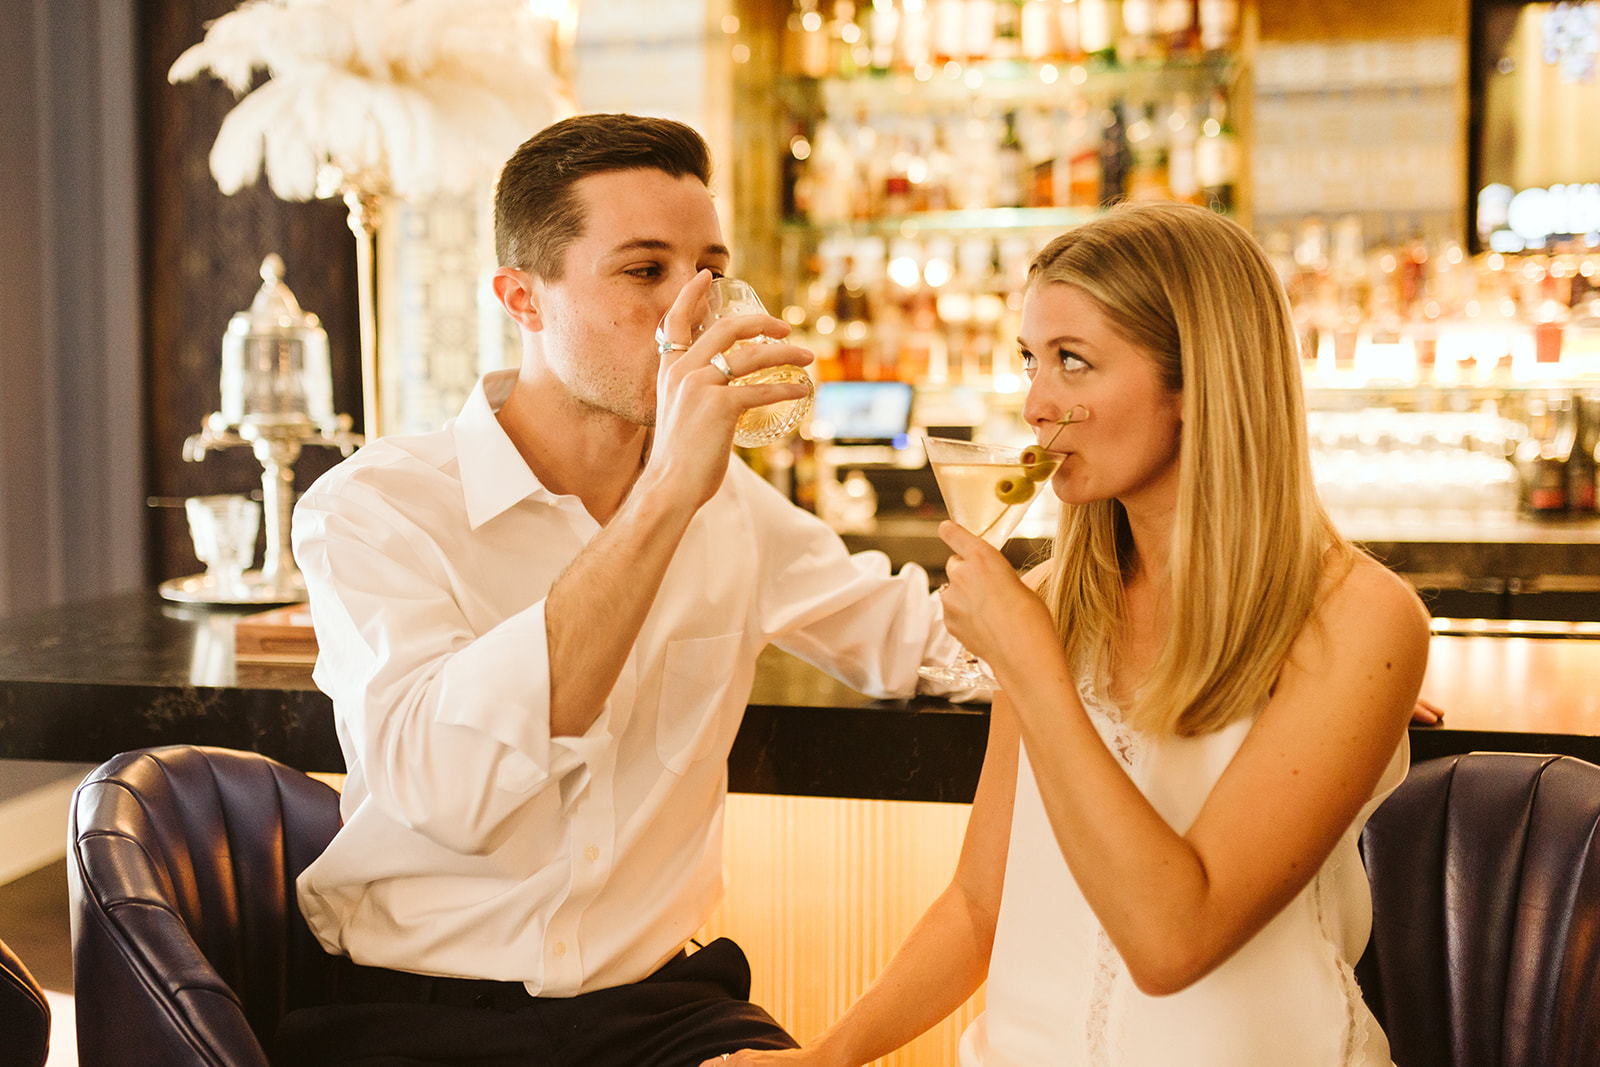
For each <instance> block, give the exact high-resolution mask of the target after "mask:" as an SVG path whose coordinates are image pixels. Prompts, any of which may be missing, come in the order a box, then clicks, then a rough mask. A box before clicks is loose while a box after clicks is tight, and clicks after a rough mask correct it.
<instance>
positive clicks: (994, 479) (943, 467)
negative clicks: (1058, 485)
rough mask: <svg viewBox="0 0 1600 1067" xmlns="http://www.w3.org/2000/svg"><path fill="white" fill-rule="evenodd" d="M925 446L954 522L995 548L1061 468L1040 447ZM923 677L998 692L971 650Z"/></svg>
mask: <svg viewBox="0 0 1600 1067" xmlns="http://www.w3.org/2000/svg"><path fill="white" fill-rule="evenodd" d="M924 443H925V445H926V446H927V450H928V464H929V465H930V466H931V467H933V476H934V479H935V480H937V481H938V483H939V492H940V494H941V495H943V496H944V505H945V509H946V510H947V511H948V512H949V513H950V518H952V519H954V520H955V521H956V522H957V523H958V524H960V525H961V526H964V527H966V529H968V530H970V531H971V532H972V533H974V534H977V535H978V536H979V537H981V538H983V539H984V540H985V541H987V542H989V544H990V545H992V546H994V547H995V548H999V547H1000V546H1001V545H1004V544H1005V543H1006V538H1008V537H1010V536H1011V531H1012V530H1015V529H1016V528H1017V523H1019V522H1021V521H1022V516H1023V515H1025V514H1027V511H1028V507H1029V505H1031V504H1032V503H1033V501H1034V499H1035V498H1036V497H1037V496H1038V495H1039V487H1040V485H1041V483H1044V482H1047V481H1049V479H1050V475H1052V474H1053V473H1055V469H1056V463H1057V460H1056V457H1055V456H1053V455H1050V454H1049V453H1047V452H1046V451H1045V450H1044V449H1041V448H1038V447H1037V446H1035V447H1031V448H1027V449H1023V448H1013V447H1010V446H1008V445H985V444H978V443H976V442H973V441H957V440H953V439H951V438H948V437H928V438H925V439H924ZM917 673H918V674H920V675H922V677H924V678H928V679H930V680H932V681H936V682H942V683H944V684H946V685H949V686H951V687H953V688H957V689H995V688H998V683H997V682H996V681H995V680H994V677H993V676H992V675H991V674H989V672H988V671H987V670H985V669H984V666H983V664H982V663H981V662H979V660H978V657H976V656H974V655H973V654H972V653H970V652H968V651H967V650H966V649H965V648H963V649H961V650H960V651H959V652H958V653H956V657H955V659H953V660H951V662H950V663H949V664H948V665H947V666H944V667H920V668H918V670H917Z"/></svg>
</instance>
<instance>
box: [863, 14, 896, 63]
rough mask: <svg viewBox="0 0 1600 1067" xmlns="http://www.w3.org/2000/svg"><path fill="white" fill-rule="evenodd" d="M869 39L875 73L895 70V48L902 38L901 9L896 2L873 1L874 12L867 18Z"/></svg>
mask: <svg viewBox="0 0 1600 1067" xmlns="http://www.w3.org/2000/svg"><path fill="white" fill-rule="evenodd" d="M867 37H868V47H869V48H870V49H871V53H872V70H873V72H874V73H877V74H884V73H887V72H888V71H890V70H892V69H894V64H895V47H896V45H897V44H898V42H899V37H900V8H899V7H898V6H897V5H896V4H895V0H872V11H871V13H869V14H868V16H867Z"/></svg>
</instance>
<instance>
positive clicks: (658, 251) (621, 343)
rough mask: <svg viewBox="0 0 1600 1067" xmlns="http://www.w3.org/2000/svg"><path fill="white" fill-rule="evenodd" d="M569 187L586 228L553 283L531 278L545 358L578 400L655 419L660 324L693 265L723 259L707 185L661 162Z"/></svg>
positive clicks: (641, 419)
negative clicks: (663, 168)
mask: <svg viewBox="0 0 1600 1067" xmlns="http://www.w3.org/2000/svg"><path fill="white" fill-rule="evenodd" d="M574 191H575V192H576V194H577V196H578V199H579V201H580V202H581V203H582V205H583V210H584V215H585V218H586V222H585V225H584V228H583V233H582V234H581V235H580V236H579V237H578V238H577V239H576V240H574V241H573V242H572V243H571V244H570V245H568V246H567V250H566V258H565V269H564V270H563V272H562V276H561V278H560V280H559V281H554V282H552V281H547V280H545V279H535V281H534V284H535V292H536V294H537V300H538V303H539V317H540V321H541V329H540V343H541V346H542V351H543V358H544V362H545V364H546V366H547V367H548V369H549V372H550V373H551V375H552V376H554V377H555V378H556V380H557V381H559V382H560V383H561V385H562V386H563V387H564V388H565V390H566V392H567V393H568V395H570V396H571V397H572V399H573V400H575V401H576V402H578V403H579V404H581V405H584V406H585V407H588V408H591V409H595V410H598V411H603V412H608V413H610V414H613V415H616V416H618V417H620V418H623V419H626V420H627V421H629V422H632V423H636V424H638V425H640V426H653V425H654V424H655V418H656V372H657V369H658V368H659V366H660V362H661V357H660V354H659V353H658V352H657V351H656V342H655V329H656V325H657V324H658V323H659V322H660V321H661V316H663V315H664V314H666V312H667V309H668V308H669V307H671V306H672V301H673V298H674V297H676V296H677V295H678V290H680V289H682V288H683V286H684V284H685V283H687V282H688V281H689V279H690V278H693V277H694V276H695V274H696V272H698V271H700V270H703V269H708V270H710V271H711V272H712V273H714V274H718V275H720V274H722V273H723V272H724V271H726V270H727V267H728V249H727V247H726V245H724V244H723V241H722V227H721V224H720V223H719V222H718V220H717V212H716V209H715V207H713V205H712V202H711V193H710V191H709V190H708V189H707V188H706V187H705V186H704V185H702V184H701V183H700V180H699V179H698V178H695V177H694V176H693V175H685V176H684V177H681V178H674V177H672V176H670V175H668V174H666V173H665V172H663V171H659V170H619V171H610V172H607V173H603V174H591V175H590V176H588V177H586V178H583V179H580V180H579V181H578V183H577V184H576V185H575V186H574Z"/></svg>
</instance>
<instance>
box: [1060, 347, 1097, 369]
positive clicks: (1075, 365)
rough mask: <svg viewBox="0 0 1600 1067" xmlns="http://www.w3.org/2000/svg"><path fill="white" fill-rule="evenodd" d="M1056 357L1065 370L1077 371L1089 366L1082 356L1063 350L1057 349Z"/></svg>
mask: <svg viewBox="0 0 1600 1067" xmlns="http://www.w3.org/2000/svg"><path fill="white" fill-rule="evenodd" d="M1056 356H1057V357H1058V358H1059V359H1060V360H1061V366H1062V367H1064V368H1066V369H1067V370H1078V369H1079V368H1082V367H1087V366H1088V365H1089V364H1088V362H1087V361H1086V360H1084V358H1083V357H1082V356H1080V355H1078V354H1077V353H1076V352H1072V351H1069V350H1067V349H1065V348H1062V349H1058V350H1057V351H1056Z"/></svg>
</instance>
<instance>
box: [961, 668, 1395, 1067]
mask: <svg viewBox="0 0 1600 1067" xmlns="http://www.w3.org/2000/svg"><path fill="white" fill-rule="evenodd" d="M1089 688H1090V687H1089V686H1088V685H1087V684H1086V683H1084V682H1081V681H1080V683H1079V692H1080V693H1081V694H1083V699H1084V706H1085V707H1086V708H1087V709H1088V711H1089V716H1090V718H1091V719H1092V720H1093V721H1094V723H1095V726H1096V728H1097V729H1099V731H1100V734H1101V737H1102V738H1103V739H1104V740H1105V741H1106V744H1107V746H1108V747H1109V748H1110V749H1111V751H1112V752H1113V753H1114V754H1115V755H1116V756H1117V758H1118V759H1119V760H1121V761H1122V763H1123V765H1124V766H1125V767H1126V768H1127V770H1128V773H1129V775H1130V777H1132V779H1133V781H1134V782H1135V783H1137V785H1138V786H1139V789H1140V791H1142V792H1143V793H1144V795H1145V796H1146V797H1148V798H1149V800H1150V802H1151V803H1152V804H1153V805H1154V806H1155V808H1156V810H1157V811H1159V812H1160V813H1161V815H1162V817H1163V818H1164V819H1166V820H1167V822H1168V824H1169V825H1171V826H1172V827H1173V828H1174V829H1175V830H1178V831H1179V832H1183V831H1184V830H1186V829H1188V827H1189V825H1190V824H1191V823H1192V822H1193V821H1194V818H1195V816H1196V815H1198V814H1199V812H1200V808H1201V805H1202V804H1203V803H1204V802H1205V799H1206V797H1207V795H1208V794H1209V793H1210V792H1211V789H1212V787H1213V786H1214V785H1215V784H1216V782H1217V779H1218V778H1219V777H1221V775H1222V771H1223V769H1224V768H1225V767H1227V765H1228V762H1229V761H1230V760H1231V759H1232V758H1233V755H1234V753H1235V752H1237V751H1238V749H1239V746H1240V744H1241V743H1242V742H1243V741H1244V737H1245V734H1246V733H1248V732H1249V730H1250V726H1251V724H1252V721H1253V720H1246V721H1242V722H1237V723H1234V724H1233V725H1231V726H1229V727H1228V728H1226V729H1224V730H1221V731H1218V732H1216V733H1213V734H1207V735H1205V736H1203V737H1193V738H1172V739H1162V740H1151V739H1147V738H1144V737H1142V736H1140V735H1137V734H1135V733H1133V732H1132V731H1131V730H1129V729H1127V728H1126V727H1125V726H1122V724H1121V723H1120V721H1119V716H1118V715H1117V712H1116V710H1115V709H1114V708H1112V707H1110V706H1108V705H1104V704H1102V703H1100V702H1098V701H1096V700H1095V699H1094V697H1093V694H1091V693H1090V692H1089ZM1409 756H1410V749H1409V744H1408V742H1406V741H1404V740H1402V742H1401V744H1400V747H1399V749H1398V750H1397V751H1396V752H1395V755H1394V758H1393V759H1392V760H1391V761H1390V763H1389V766H1388V768H1387V769H1386V770H1385V771H1384V774H1383V777H1382V780H1381V781H1380V782H1379V783H1378V786H1377V788H1376V789H1375V790H1374V791H1373V795H1372V797H1371V799H1370V800H1369V801H1368V802H1367V804H1366V805H1365V806H1364V807H1363V808H1362V810H1361V812H1360V814H1359V815H1358V816H1357V818H1356V821H1355V822H1354V823H1353V824H1352V825H1351V826H1350V828H1349V829H1348V830H1346V831H1345V834H1344V836H1343V837H1342V838H1341V839H1340V841H1339V844H1338V846H1337V847H1336V848H1335V849H1334V850H1333V853H1332V855H1330V856H1329V857H1328V861H1327V863H1325V864H1324V865H1323V867H1322V870H1321V871H1319V872H1318V873H1317V876H1316V877H1315V878H1314V879H1312V881H1311V883H1310V884H1309V885H1307V886H1306V888H1305V889H1304V890H1303V891H1301V893H1300V894H1299V895H1298V896H1296V897H1295V898H1294V900H1293V901H1291V902H1290V904H1289V906H1288V907H1286V908H1285V909H1284V910H1283V911H1282V912H1281V913H1280V914H1278V915H1277V916H1276V917H1275V918H1274V919H1273V920H1272V921H1271V922H1270V923H1268V924H1267V925H1266V927H1264V928H1263V929H1262V930H1261V931H1260V932H1259V933H1258V934H1256V936H1255V937H1253V938H1252V939H1251V940H1250V941H1249V942H1247V943H1246V944H1245V945H1244V946H1243V947H1242V948H1240V949H1239V951H1238V952H1237V953H1235V954H1234V955H1233V956H1232V957H1231V958H1229V959H1228V960H1226V961H1225V962H1224V963H1223V964H1222V965H1221V966H1219V967H1218V968H1217V969H1216V970H1214V971H1212V972H1211V973H1210V974H1208V975H1207V976H1206V977H1204V978H1202V979H1201V980H1200V981H1198V982H1196V983H1195V984H1194V985H1192V986H1190V987H1189V988H1187V989H1185V990H1183V991H1182V992H1179V993H1175V994H1173V995H1171V996H1165V997H1152V996H1148V995H1146V994H1144V993H1141V992H1140V991H1139V990H1138V989H1137V988H1136V987H1135V986H1134V984H1133V982H1132V980H1131V979H1130V978H1129V977H1128V973H1127V969H1126V967H1124V966H1123V963H1122V960H1121V957H1120V956H1119V955H1118V954H1117V951H1116V949H1115V948H1113V947H1112V945H1111V941H1110V939H1109V938H1108V937H1107V936H1106V934H1105V932H1104V931H1103V930H1102V929H1101V928H1100V923H1099V921H1098V920H1097V919H1096V918H1095V916H1094V913H1093V912H1092V911H1090V910H1089V905H1088V904H1087V902H1085V900H1084V899H1083V895H1082V894H1081V893H1080V892H1079V891H1078V887H1077V884H1076V883H1075V882H1074V881H1073V878H1072V875H1071V873H1070V872H1069V871H1068V869H1067V865H1066V861H1065V860H1063V859H1062V856H1061V850H1060V848H1059V847H1058V846H1057V845H1056V841H1055V836H1054V834H1053V833H1052V831H1051V829H1050V823H1049V820H1048V818H1047V817H1046V815H1045V811H1044V806H1043V804H1042V802H1041V801H1040V798H1039V788H1038V784H1037V782H1036V781H1035V779H1034V776H1033V770H1032V768H1031V766H1030V765H1029V763H1028V756H1027V751H1026V749H1024V750H1023V752H1022V753H1021V759H1020V764H1019V766H1018V768H1017V798H1016V810H1015V814H1014V815H1013V818H1012V825H1011V847H1010V853H1009V858H1008V860H1007V862H1006V882H1005V891H1004V894H1003V896H1002V899H1001V905H1000V917H999V924H998V928H997V929H996V932H995V944H994V953H993V955H992V957H991V959H990V962H989V980H988V989H987V1000H986V1010H985V1011H984V1013H983V1014H982V1015H980V1016H978V1018H977V1019H976V1020H974V1021H973V1023H972V1025H971V1026H970V1027H968V1028H967V1031H966V1033H965V1034H964V1035H963V1036H962V1040H961V1052H960V1061H961V1064H962V1067H1024V1065H1026V1067H1035V1065H1045V1064H1049V1065H1060V1067H1068V1065H1070V1067H1080V1065H1082V1067H1174V1065H1180V1064H1181V1065H1183V1067H1289V1065H1292V1067H1373V1065H1388V1064H1389V1063H1390V1062H1391V1061H1390V1058H1389V1042H1388V1040H1387V1038H1385V1037H1384V1035H1383V1031H1382V1030H1381V1029H1380V1028H1379V1026H1378V1024H1377V1021H1376V1020H1375V1019H1374V1018H1373V1017H1372V1013H1371V1012H1370V1011H1368V1010H1367V1007H1366V1005H1365V1003H1363V1001H1362V999H1361V993H1360V991H1359V989H1358V988H1357V986H1356V982H1355V977H1354V974H1353V973H1352V970H1351V968H1352V966H1353V965H1354V963H1355V961H1356V960H1357V959H1359V958H1360V956H1361V952H1362V950H1363V949H1364V947H1365V946H1366V942H1367V936H1368V934H1369V933H1370V932H1371V927H1372V898H1371V895H1370V892H1369V890H1368V885H1367V878H1366V874H1365V871H1364V870H1363V868H1362V866H1361V857H1360V855H1359V853H1358V852H1357V850H1356V839H1357V836H1358V834H1359V832H1360V829H1361V827H1362V825H1363V824H1365V822H1366V820H1367V816H1368V815H1370V814H1371V813H1372V811H1373V809H1374V808H1376V807H1377V806H1378V804H1379V802H1381V801H1382V800H1383V798H1384V797H1386V796H1388V794H1389V792H1390V791H1391V790H1393V789H1394V787H1395V786H1397V785H1398V784H1399V783H1400V781H1401V779H1402V778H1404V777H1405V773H1406V767H1407V765H1408V763H1409Z"/></svg>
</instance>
